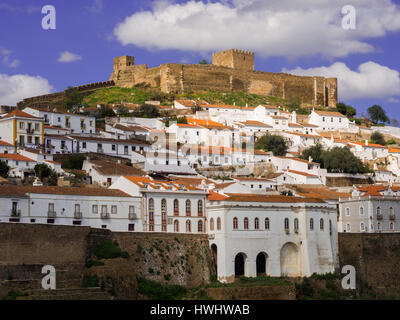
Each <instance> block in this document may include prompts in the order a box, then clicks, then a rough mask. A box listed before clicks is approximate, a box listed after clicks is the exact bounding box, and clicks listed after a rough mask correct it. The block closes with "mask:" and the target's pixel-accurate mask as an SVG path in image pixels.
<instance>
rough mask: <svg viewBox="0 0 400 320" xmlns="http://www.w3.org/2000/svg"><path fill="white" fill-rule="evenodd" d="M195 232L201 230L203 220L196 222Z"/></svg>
mask: <svg viewBox="0 0 400 320" xmlns="http://www.w3.org/2000/svg"><path fill="white" fill-rule="evenodd" d="M197 232H203V221H201V220H200V221H199V222H198V223H197Z"/></svg>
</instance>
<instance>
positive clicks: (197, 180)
mask: <svg viewBox="0 0 400 320" xmlns="http://www.w3.org/2000/svg"><path fill="white" fill-rule="evenodd" d="M168 178H170V179H171V180H172V181H174V182H175V183H177V184H189V185H193V186H199V185H201V183H202V181H205V183H206V184H211V183H213V182H212V181H211V180H209V179H207V178H203V177H175V176H169V177H168Z"/></svg>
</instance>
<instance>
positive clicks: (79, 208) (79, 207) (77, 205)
mask: <svg viewBox="0 0 400 320" xmlns="http://www.w3.org/2000/svg"><path fill="white" fill-rule="evenodd" d="M75 212H81V205H80V204H75Z"/></svg>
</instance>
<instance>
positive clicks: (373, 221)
mask: <svg viewBox="0 0 400 320" xmlns="http://www.w3.org/2000/svg"><path fill="white" fill-rule="evenodd" d="M399 195H400V188H399V187H394V186H393V187H391V186H387V185H368V186H359V187H356V186H354V190H353V192H352V194H351V197H349V198H340V202H339V212H340V215H339V221H338V231H339V232H352V233H359V232H368V233H376V232H400V199H399Z"/></svg>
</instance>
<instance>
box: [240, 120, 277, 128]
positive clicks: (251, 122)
mask: <svg viewBox="0 0 400 320" xmlns="http://www.w3.org/2000/svg"><path fill="white" fill-rule="evenodd" d="M239 123H241V124H244V125H245V126H255V127H268V128H272V126H270V125H269V124H266V123H263V122H260V121H256V120H246V121H240V122H239Z"/></svg>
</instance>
